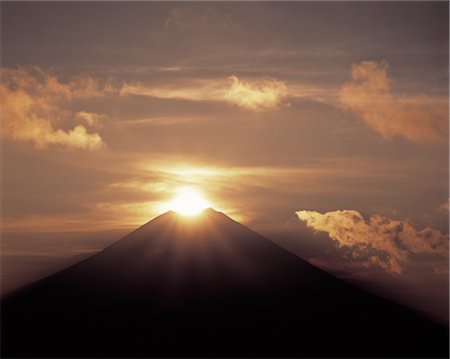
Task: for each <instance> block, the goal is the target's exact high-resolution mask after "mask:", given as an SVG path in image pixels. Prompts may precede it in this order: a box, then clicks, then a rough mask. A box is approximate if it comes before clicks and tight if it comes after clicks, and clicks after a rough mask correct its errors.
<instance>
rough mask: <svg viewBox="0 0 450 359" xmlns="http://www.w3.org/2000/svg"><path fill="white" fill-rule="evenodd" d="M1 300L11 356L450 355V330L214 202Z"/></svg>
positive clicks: (5, 345)
mask: <svg viewBox="0 0 450 359" xmlns="http://www.w3.org/2000/svg"><path fill="white" fill-rule="evenodd" d="M1 310H2V334H1V335H2V356H3V357H38V356H39V357H42V356H45V357H64V356H84V357H86V356H89V357H102V356H103V357H124V356H126V357H150V356H153V357H155V356H159V357H161V356H168V357H174V356H196V357H198V356H215V357H218V356H228V357H229V356H240V357H243V356H247V357H248V356H257V357H267V356H278V357H293V356H295V357H298V356H307V357H334V356H339V357H343V356H345V357H364V356H369V355H370V356H390V357H395V356H403V357H405V356H408V357H444V356H446V355H448V345H447V336H448V329H447V328H444V327H441V326H439V325H437V324H434V323H431V322H428V321H427V320H425V319H423V318H421V317H420V316H419V315H417V314H416V313H415V312H413V311H412V310H410V309H407V308H405V307H402V306H400V305H397V304H394V303H391V302H389V301H387V300H384V299H381V298H378V297H376V296H373V295H371V294H369V293H367V292H365V291H362V290H360V289H357V288H355V287H353V286H351V285H349V284H346V283H344V282H342V281H340V280H338V279H336V278H334V277H333V276H331V275H329V274H328V273H326V272H323V271H322V270H320V269H318V268H316V267H314V266H312V265H311V264H309V263H307V262H306V261H304V260H302V259H301V258H299V257H297V256H296V255H294V254H292V253H290V252H288V251H286V250H285V249H283V248H281V247H279V246H278V245H276V244H275V243H273V242H272V241H270V240H268V239H266V238H264V237H262V236H260V235H259V234H257V233H256V232H254V231H252V230H250V229H249V228H247V227H245V226H243V225H241V224H240V223H238V222H235V221H234V220H232V219H231V218H229V217H227V216H226V215H225V214H223V213H221V212H217V211H214V210H213V209H207V210H205V211H204V212H203V213H202V214H201V215H199V216H197V217H183V216H181V215H179V214H177V213H175V212H172V211H169V212H167V213H165V214H163V215H161V216H159V217H156V218H154V219H153V220H151V221H150V222H148V223H146V224H144V225H143V226H141V227H139V228H138V229H136V230H135V231H133V232H131V233H130V234H128V235H127V236H125V237H123V238H122V239H120V240H119V241H117V242H116V243H114V244H113V245H111V246H109V247H107V248H106V249H104V250H103V251H101V252H99V253H98V254H96V255H93V256H92V257H90V258H88V259H86V260H84V261H82V262H80V263H78V264H76V265H74V266H72V267H69V268H67V269H65V270H63V271H61V272H58V273H56V274H54V275H52V276H50V277H48V278H45V279H43V280H41V281H38V282H36V283H33V284H31V285H28V286H26V287H24V288H22V289H20V290H17V291H14V292H13V293H10V294H9V295H7V296H6V297H4V298H3V300H2V306H1ZM344 328H345V330H344Z"/></svg>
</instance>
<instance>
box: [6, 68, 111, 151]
mask: <svg viewBox="0 0 450 359" xmlns="http://www.w3.org/2000/svg"><path fill="white" fill-rule="evenodd" d="M0 74H1V80H2V81H1V84H0V108H1V112H0V114H1V134H2V136H5V137H8V138H12V139H14V140H16V141H24V142H30V143H33V144H34V145H35V146H37V147H46V146H49V145H57V146H61V147H67V148H78V149H88V150H96V149H99V148H101V147H103V146H104V142H103V140H102V138H101V136H100V135H99V134H98V133H90V132H88V130H87V129H86V127H85V126H83V125H82V124H75V126H74V127H73V128H72V129H69V130H65V129H63V128H61V127H62V125H63V124H64V123H66V122H68V121H69V120H72V121H73V120H76V119H81V118H83V120H84V121H85V122H88V124H89V119H90V120H92V121H93V120H94V117H92V114H90V116H91V117H90V118H89V119H88V117H89V116H87V115H88V114H89V113H88V112H83V111H81V112H78V114H77V115H75V114H73V113H72V112H71V111H69V110H67V109H66V108H65V107H64V104H67V103H69V102H70V101H72V100H76V99H80V98H87V97H92V96H101V95H103V94H104V93H105V92H107V91H110V89H109V88H107V87H101V86H99V84H98V83H97V81H95V79H94V78H92V77H88V76H78V77H74V78H72V79H71V80H70V81H69V82H68V83H61V82H60V81H59V80H58V78H57V77H56V76H54V75H52V74H49V73H47V72H45V71H43V70H42V69H40V68H37V67H33V68H27V69H25V68H20V69H3V70H1V73H0ZM58 127H60V128H58Z"/></svg>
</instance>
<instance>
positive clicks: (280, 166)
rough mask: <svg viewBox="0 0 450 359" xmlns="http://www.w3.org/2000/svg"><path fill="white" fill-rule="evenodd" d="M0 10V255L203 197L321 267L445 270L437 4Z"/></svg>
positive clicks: (436, 273) (444, 57) (19, 6)
mask: <svg viewBox="0 0 450 359" xmlns="http://www.w3.org/2000/svg"><path fill="white" fill-rule="evenodd" d="M1 7H2V15H1V16H2V21H1V23H2V25H1V26H2V28H1V30H2V35H1V36H2V37H1V40H2V41H1V50H2V51H1V64H2V66H1V84H0V107H1V141H2V152H1V157H2V168H1V169H2V175H1V180H2V183H1V185H2V212H1V219H2V222H1V225H2V234H3V241H2V245H3V247H4V248H7V250H3V255H4V256H5V255H9V256H16V257H17V258H19V257H20V258H19V259H17V258H16V257H14V258H16V259H17V261H19V262H20V260H23V258H25V256H27V258H29V256H33V253H40V254H39V255H49V256H52V254H51V253H54V252H51V250H50V249H48V248H53V246H54V243H55V242H54V241H55V239H51V240H50V239H49V241H50V242H51V243H52V244H49V243H50V242H48V243H47V244H43V243H44V242H45V241H44V242H39V243H40V244H39V245H37V244H36V242H33V240H32V238H33V236H34V235H35V234H36V235H37V234H38V233H40V234H39V236H40V237H39V238H43V237H42V236H43V234H42V233H55V232H57V233H66V234H67V233H72V234H71V235H70V238H71V239H70V240H68V242H65V243H66V244H67V243H69V244H67V245H66V244H65V245H64V253H72V252H73V253H80V251H81V252H83V251H87V252H89V248H91V251H95V250H98V249H99V245H98V244H95V245H92V247H90V245H89V241H88V242H83V244H82V245H80V242H77V241H76V240H75V239H74V238H76V237H73V233H74V232H77V233H80V235H81V233H87V232H96V231H108V230H119V231H121V232H120V233H123V232H126V231H127V230H130V229H133V228H135V227H136V226H138V225H140V224H142V223H144V222H146V221H148V220H150V219H151V218H153V217H154V216H155V215H157V214H159V213H160V211H161V208H163V204H164V203H167V202H168V201H170V200H171V199H172V198H173V196H174V195H175V194H176V191H177V189H178V188H180V187H183V186H197V187H198V188H200V189H201V190H202V192H203V193H204V194H205V196H207V198H208V199H209V201H210V202H211V203H213V207H215V208H216V209H218V210H222V211H224V212H225V213H227V214H228V215H230V216H232V217H233V218H235V219H236V220H239V221H241V222H243V223H244V224H247V225H249V226H250V227H251V228H253V229H255V230H258V231H261V232H264V233H271V234H272V235H273V234H274V237H277V234H280V233H284V234H286V233H288V232H289V236H288V237H289V238H288V239H286V240H285V242H284V244H285V246H287V247H289V248H290V249H292V250H294V249H296V248H297V251H298V253H299V254H300V255H301V256H303V257H306V258H309V259H311V260H312V261H316V263H321V265H322V266H324V267H327V268H332V269H336V268H337V267H339V268H341V269H342V268H344V267H345V268H350V269H348V271H349V272H350V273H351V275H352V276H359V275H362V274H364V273H366V274H367V273H368V272H367V271H368V270H369V271H370V270H372V271H381V273H384V274H387V275H402V276H407V275H409V274H408V273H413V274H414V275H417V276H418V274H417V273H419V272H420V275H421V276H422V277H423V278H425V279H423V278H422V277H421V278H422V279H421V280H423V281H424V282H426V281H430V280H431V281H436V283H442V281H443V280H445V279H446V278H448V197H449V194H448V160H449V157H448V4H447V3H446V2H440V3H425V2H412V3H409V2H408V3H407V2H404V3H390V2H362V3H356V2H349V3H343V2H342V3H341V2H335V3H325V2H318V3H307V2H288V3H282V4H280V3H277V4H275V3H269V2H247V3H240V2H232V3H190V2H186V3H174V2H168V3H157V2H135V3H132V4H130V3H122V2H111V3H107V4H106V3H89V2H82V3H68V2H61V3H55V2H49V3H22V2H10V3H4V2H3V3H2V4H1ZM298 213H302V215H298ZM350 214H352V215H350ZM320 216H324V217H320ZM355 216H356V217H355ZM323 218H327V219H328V220H329V221H331V222H328V225H326V226H325V225H323V223H322V224H320V223H321V222H320V220H322V219H323ZM355 218H360V219H359V220H357V219H355ZM307 219H309V221H308V220H307ZM360 220H362V221H363V222H364V225H363V226H362V225H361V223H360V222H359V221H360ZM329 223H333V225H330V224H329ZM344 224H345V226H344ZM342 230H345V231H347V232H348V233H351V234H352V236H354V237H352V240H353V241H352V242H348V238H347V239H346V240H344V239H343V237H342V236H340V235H339V233H340V231H342ZM314 231H316V232H318V234H316V235H314V234H313V233H314ZM25 232H26V233H27V234H26V235H24V234H23V233H25ZM369 232H370V233H371V235H370V236H367V233H369ZM18 233H22V234H21V235H20V236H22V237H23V236H25V237H24V238H25V239H24V238H22V237H20V236H19V237H20V238H22V239H21V240H19V239H17V238H18V237H17V236H18ZM102 233H103V232H102ZM321 235H323V236H324V237H320V236H321ZM50 237H52V236H49V238H50ZM63 237H64V236H63ZM362 237H364V238H366V239H365V240H364V241H361V238H362ZM52 238H53V237H52ZM64 238H65V237H64ZM89 238H91V237H89ZM114 238H116V237H114V236H112V237H111V240H112V239H114ZM286 238H287V237H286ZM367 238H371V239H370V241H369V242H368V241H367ZM52 241H53V242H52ZM398 241H400V242H398ZM102 243H103V242H102ZM430 243H432V244H430ZM343 244H346V245H343ZM430 245H431V247H430ZM5 246H6V247H5ZM38 247H39V248H38ZM100 247H101V246H100ZM45 248H47V249H45ZM430 248H439V250H437V249H436V250H434V249H433V250H431V249H430ZM327 251H328V252H327ZM5 253H6V254H5ZM45 253H47V254H45ZM58 253H59V254H58V255H59V256H61V253H60V252H58ZM330 253H331V254H330ZM393 258H394V259H393ZM16 259H14V260H13V261H12V263H19V262H17V261H16V262H15V260H16ZM20 263H22V262H20ZM324 263H325V264H324ZM13 267H14V265H13ZM424 268H425V269H424ZM346 270H347V269H346ZM423 271H425V272H426V273H425V272H423ZM361 273H362V274H361ZM370 273H372V272H370ZM424 273H425V274H424ZM384 274H383V275H384ZM415 278H416V277H415ZM430 278H432V279H430ZM416 279H417V278H416ZM416 279H414V280H416ZM418 280H419V279H417V281H418ZM433 283H434V282H433ZM444 289H445V288H443V290H442V292H445V291H444Z"/></svg>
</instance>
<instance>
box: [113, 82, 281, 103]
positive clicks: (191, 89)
mask: <svg viewBox="0 0 450 359" xmlns="http://www.w3.org/2000/svg"><path fill="white" fill-rule="evenodd" d="M120 94H121V95H123V96H126V95H138V96H148V97H154V98H162V99H181V100H188V101H218V102H227V103H230V104H232V105H235V106H239V107H241V108H243V109H246V110H254V111H262V110H269V109H275V108H277V107H278V106H279V105H280V104H281V102H282V100H283V98H284V97H285V96H287V86H286V84H285V83H284V82H283V81H280V80H278V79H274V78H258V79H252V80H248V81H244V80H242V79H239V78H238V77H237V76H230V77H228V79H209V80H192V81H190V83H189V84H185V83H184V84H176V85H172V86H171V85H169V86H155V87H151V86H148V85H144V84H139V83H137V84H124V85H123V86H122V89H121V91H120Z"/></svg>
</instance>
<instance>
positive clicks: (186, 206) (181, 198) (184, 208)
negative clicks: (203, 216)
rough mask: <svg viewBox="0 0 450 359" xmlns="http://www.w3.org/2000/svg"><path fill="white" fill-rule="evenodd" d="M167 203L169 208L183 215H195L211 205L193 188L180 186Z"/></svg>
mask: <svg viewBox="0 0 450 359" xmlns="http://www.w3.org/2000/svg"><path fill="white" fill-rule="evenodd" d="M177 192H178V195H177V196H176V197H175V198H174V199H173V200H172V201H171V202H170V203H169V208H170V209H171V210H172V211H175V212H177V213H179V214H182V215H183V216H195V215H197V214H199V213H200V212H202V211H203V210H204V209H206V208H208V207H210V206H211V204H210V203H209V201H208V200H207V199H206V198H205V197H204V196H203V194H202V193H201V192H200V191H199V190H197V189H195V188H181V189H179V190H178V191H177Z"/></svg>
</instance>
